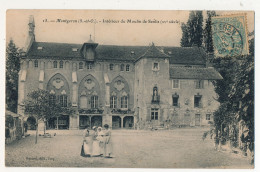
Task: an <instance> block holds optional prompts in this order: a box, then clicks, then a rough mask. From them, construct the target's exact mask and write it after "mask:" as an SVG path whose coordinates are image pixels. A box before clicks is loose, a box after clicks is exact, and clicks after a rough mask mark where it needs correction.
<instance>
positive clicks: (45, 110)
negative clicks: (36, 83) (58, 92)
mask: <svg viewBox="0 0 260 172" xmlns="http://www.w3.org/2000/svg"><path fill="white" fill-rule="evenodd" d="M50 96H52V95H51V94H50V93H49V91H46V90H41V89H38V90H35V91H32V92H30V93H29V94H28V99H26V100H25V113H27V114H29V115H32V116H34V117H35V118H36V119H37V120H48V119H50V118H52V117H58V116H60V115H61V114H68V115H70V114H72V113H73V112H74V110H73V108H72V107H71V105H69V106H67V107H62V106H61V105H60V104H59V103H57V102H52V103H50V102H49V98H50Z"/></svg>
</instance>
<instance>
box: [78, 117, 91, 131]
mask: <svg viewBox="0 0 260 172" xmlns="http://www.w3.org/2000/svg"><path fill="white" fill-rule="evenodd" d="M86 126H89V117H88V116H86V115H80V116H79V128H80V129H85V128H86Z"/></svg>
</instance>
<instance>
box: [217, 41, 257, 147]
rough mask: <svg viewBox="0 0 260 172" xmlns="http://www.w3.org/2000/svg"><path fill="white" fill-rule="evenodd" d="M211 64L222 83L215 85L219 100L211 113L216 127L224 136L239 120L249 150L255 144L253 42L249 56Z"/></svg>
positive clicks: (222, 59) (220, 60) (220, 59)
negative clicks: (226, 130) (218, 103)
mask: <svg viewBox="0 0 260 172" xmlns="http://www.w3.org/2000/svg"><path fill="white" fill-rule="evenodd" d="M213 62H214V67H215V68H216V69H217V70H218V71H219V72H220V74H221V75H222V77H223V80H218V81H215V82H214V85H215V91H216V93H217V94H218V101H219V102H220V103H221V104H220V107H219V108H218V110H217V111H216V112H215V114H214V123H215V128H216V130H218V131H221V133H223V132H224V131H223V129H224V128H225V127H227V126H233V125H234V124H235V125H236V124H238V122H241V121H242V123H243V124H244V126H245V127H246V128H247V129H248V132H247V138H246V142H247V143H248V144H249V145H250V149H251V151H252V150H253V145H254V39H252V40H250V54H249V55H247V56H237V57H228V58H215V59H214V61H213ZM226 137H230V136H228V135H227V136H226ZM226 139H229V138H226Z"/></svg>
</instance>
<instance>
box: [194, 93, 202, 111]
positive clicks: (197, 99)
mask: <svg viewBox="0 0 260 172" xmlns="http://www.w3.org/2000/svg"><path fill="white" fill-rule="evenodd" d="M201 98H202V96H197V95H196V96H194V107H197V108H201V107H202V104H201Z"/></svg>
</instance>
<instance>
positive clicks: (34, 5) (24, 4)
mask: <svg viewBox="0 0 260 172" xmlns="http://www.w3.org/2000/svg"><path fill="white" fill-rule="evenodd" d="M7 9H125V10H252V11H255V14H256V16H255V23H256V25H255V31H256V32H257V31H259V30H260V28H259V19H260V18H259V13H258V12H259V9H260V3H259V1H257V0H240V1H238V0H229V1H226V0H199V1H194V0H142V1H141V0H128V1H124V0H95V1H91V0H77V1H75V0H74V1H73V0H41V1H36V0H1V1H0V26H1V27H0V47H1V51H0V57H1V60H2V63H0V70H1V72H0V79H1V81H4V80H5V44H6V40H5V26H6V24H5V23H6V18H5V16H6V10H7ZM257 10H258V11H257ZM255 40H257V41H256V42H255V47H258V45H259V40H258V34H256V35H255ZM258 52H259V49H257V48H255V54H256V57H255V59H256V60H255V65H256V68H255V71H256V72H255V74H256V75H255V76H256V77H255V88H259V87H258V86H259V77H258V76H259V70H258V68H257V66H259V64H258V62H259V57H257V56H258V54H259V53H258ZM0 88H1V90H2V94H1V99H0V103H1V104H0V110H1V115H0V121H1V124H2V125H0V127H1V128H0V136H1V139H0V168H1V169H0V170H1V171H16V170H19V171H25V170H26V171H27V172H28V171H35V170H37V171H43V170H51V171H54V170H55V171H56V170H61V169H57V168H48V169H46V168H37V169H36V168H5V164H4V146H5V144H4V114H5V113H4V111H5V94H4V93H5V82H0ZM258 90H259V89H256V90H255V95H256V97H255V102H259V94H257V93H258ZM255 105H256V104H255ZM255 108H256V112H255V119H256V124H255V126H256V128H255V133H256V134H255V135H256V144H255V145H256V154H255V156H256V157H255V159H256V161H255V169H254V171H258V170H259V169H260V168H259V165H258V164H257V160H258V161H259V151H258V150H259V149H258V147H257V143H258V142H259V137H257V135H259V132H258V131H259V125H257V124H259V117H258V115H257V114H259V113H258V112H259V106H258V107H257V106H255ZM71 170H72V168H63V169H62V171H64V172H66V171H71ZM74 170H75V169H74ZM77 170H79V171H86V170H88V171H104V170H106V171H107V170H108V171H111V172H112V171H113V172H114V171H121V170H124V171H135V172H139V171H142V172H143V171H148V170H149V171H159V170H161V169H114V168H113V169H104V168H103V169H97V168H95V169H94V168H91V169H85V168H81V169H80V168H77ZM173 170H174V171H202V169H186V170H180V169H163V171H173ZM205 170H206V171H208V169H205ZM222 170H223V169H220V170H211V171H222ZM203 171H204V170H203ZM229 171H235V170H229ZM240 171H249V170H240ZM250 171H252V170H250Z"/></svg>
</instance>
